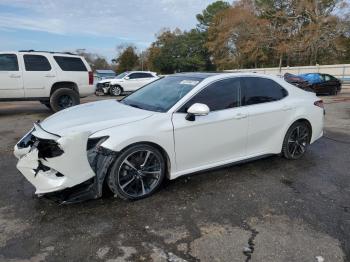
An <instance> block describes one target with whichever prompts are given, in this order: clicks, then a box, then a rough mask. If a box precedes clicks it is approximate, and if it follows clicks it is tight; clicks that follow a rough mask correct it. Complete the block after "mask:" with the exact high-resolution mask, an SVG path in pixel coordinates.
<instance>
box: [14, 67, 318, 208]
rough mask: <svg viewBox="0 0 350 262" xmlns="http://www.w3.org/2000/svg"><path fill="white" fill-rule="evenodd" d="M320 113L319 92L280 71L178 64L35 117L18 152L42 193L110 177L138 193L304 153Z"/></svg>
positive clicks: (65, 194)
mask: <svg viewBox="0 0 350 262" xmlns="http://www.w3.org/2000/svg"><path fill="white" fill-rule="evenodd" d="M323 118H324V109H323V104H322V100H319V99H318V98H317V97H316V95H315V94H313V93H310V92H306V91H303V90H301V89H299V88H297V87H295V86H293V85H290V84H288V83H287V82H285V81H284V80H283V79H280V78H278V77H274V76H267V75H259V74H241V73H236V74H232V73H227V74H226V73H225V74H222V73H186V74H176V75H172V76H168V77H165V78H163V79H159V80H157V81H155V82H152V83H150V84H148V85H146V86H145V87H143V88H141V89H140V90H138V91H137V92H135V93H133V94H131V95H129V96H127V97H126V98H124V99H123V100H121V101H120V102H118V101H117V100H114V99H113V100H105V101H99V102H93V103H88V104H83V105H79V106H75V107H72V108H68V109H66V110H63V111H61V112H58V113H56V114H54V115H52V116H51V117H49V118H47V119H46V120H44V121H43V122H37V123H35V124H34V128H33V129H32V130H31V131H30V132H29V133H28V134H26V135H25V136H24V137H23V138H22V139H21V140H20V141H19V142H18V144H17V145H16V146H15V152H14V153H15V156H16V157H17V158H18V159H19V161H18V164H17V168H18V169H19V170H20V172H21V173H22V174H23V175H24V176H25V177H26V178H27V179H28V181H29V182H31V183H32V184H33V185H34V186H35V188H36V194H46V195H51V194H53V195H56V196H59V197H60V200H62V201H65V202H77V201H82V200H85V199H91V198H98V197H101V195H102V191H103V190H102V189H103V186H104V185H108V187H109V188H110V190H111V191H113V192H114V194H115V195H118V196H119V197H121V198H123V199H140V198H143V197H147V196H149V195H151V194H152V193H153V192H155V191H156V190H157V189H158V188H159V186H160V185H161V183H162V181H163V180H164V178H165V177H168V178H169V179H175V178H177V177H179V176H182V175H185V174H189V173H194V172H198V171H202V170H207V169H211V168H216V167H219V166H223V165H227V164H231V163H236V162H242V161H246V160H251V159H256V158H259V157H264V156H266V155H271V154H280V153H282V155H283V156H284V157H286V158H288V159H299V158H300V157H302V156H303V155H304V153H305V151H306V149H307V146H308V145H309V144H311V143H313V142H314V141H316V140H317V139H318V138H320V137H321V136H322V134H323Z"/></svg>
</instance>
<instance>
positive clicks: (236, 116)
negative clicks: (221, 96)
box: [233, 113, 248, 119]
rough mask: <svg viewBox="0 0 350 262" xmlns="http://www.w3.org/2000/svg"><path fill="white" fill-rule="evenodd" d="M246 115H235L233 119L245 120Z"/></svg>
mask: <svg viewBox="0 0 350 262" xmlns="http://www.w3.org/2000/svg"><path fill="white" fill-rule="evenodd" d="M247 116H248V115H247V114H243V113H237V114H235V115H234V117H233V118H234V119H242V118H246V117H247Z"/></svg>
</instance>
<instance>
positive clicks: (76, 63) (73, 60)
mask: <svg viewBox="0 0 350 262" xmlns="http://www.w3.org/2000/svg"><path fill="white" fill-rule="evenodd" d="M54 59H55V61H56V62H57V64H58V65H59V67H60V68H61V69H62V70H63V71H74V72H86V71H87V69H86V66H85V64H84V62H83V61H82V60H81V58H79V57H68V56H54Z"/></svg>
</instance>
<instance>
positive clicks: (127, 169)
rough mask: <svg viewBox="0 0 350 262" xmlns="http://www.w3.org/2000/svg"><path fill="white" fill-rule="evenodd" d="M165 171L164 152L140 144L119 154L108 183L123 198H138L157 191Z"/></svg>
mask: <svg viewBox="0 0 350 262" xmlns="http://www.w3.org/2000/svg"><path fill="white" fill-rule="evenodd" d="M148 152H150V153H148ZM146 159H147V160H146ZM126 162H127V163H126ZM146 164H147V165H146ZM151 168H152V169H151ZM165 172H166V164H165V159H164V156H163V155H162V153H161V152H160V151H159V150H158V149H157V148H155V147H153V146H150V145H146V144H138V145H134V146H131V147H129V148H127V149H126V150H125V151H123V152H122V153H121V154H120V155H119V157H118V158H117V159H116V161H115V162H114V164H113V165H112V167H111V169H110V172H109V174H108V177H107V183H108V186H109V188H110V190H111V191H112V192H113V193H114V194H116V195H117V196H118V197H120V198H121V199H124V200H137V199H142V198H145V197H149V196H150V195H152V194H153V193H154V192H155V191H157V189H158V188H159V187H160V186H161V184H162V182H163V180H164V177H165Z"/></svg>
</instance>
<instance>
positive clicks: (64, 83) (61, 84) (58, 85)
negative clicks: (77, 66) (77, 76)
mask: <svg viewBox="0 0 350 262" xmlns="http://www.w3.org/2000/svg"><path fill="white" fill-rule="evenodd" d="M60 88H70V89H72V90H74V91H75V92H77V93H78V94H79V88H78V85H77V84H76V83H75V82H72V81H61V82H56V83H54V84H53V85H52V87H51V90H50V96H51V95H52V94H53V93H54V92H55V91H56V90H58V89H60Z"/></svg>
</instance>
